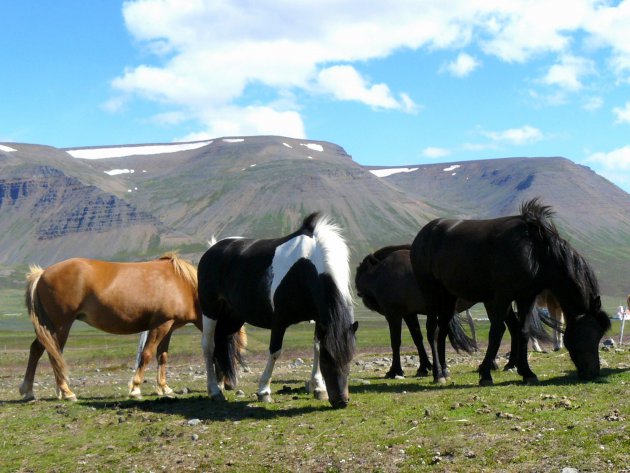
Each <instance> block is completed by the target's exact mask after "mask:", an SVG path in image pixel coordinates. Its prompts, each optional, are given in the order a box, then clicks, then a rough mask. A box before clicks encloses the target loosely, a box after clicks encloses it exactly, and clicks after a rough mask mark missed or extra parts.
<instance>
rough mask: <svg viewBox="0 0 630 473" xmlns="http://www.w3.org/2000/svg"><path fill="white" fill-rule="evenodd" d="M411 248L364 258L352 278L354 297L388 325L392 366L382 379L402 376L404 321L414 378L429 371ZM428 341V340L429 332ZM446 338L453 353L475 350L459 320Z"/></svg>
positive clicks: (464, 306)
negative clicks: (415, 363)
mask: <svg viewBox="0 0 630 473" xmlns="http://www.w3.org/2000/svg"><path fill="white" fill-rule="evenodd" d="M410 248H411V245H398V246H387V247H385V248H381V249H380V250H378V251H375V252H374V253H370V254H369V255H367V256H366V257H365V258H364V259H363V261H362V262H361V264H359V266H358V267H357V271H356V275H355V278H354V282H355V286H356V288H357V295H358V296H359V297H360V298H361V299H362V300H363V304H365V306H366V307H367V308H368V309H370V310H373V311H375V312H378V313H379V314H381V315H384V316H385V319H386V320H387V324H388V325H389V335H390V342H391V347H392V365H391V367H390V369H389V371H388V372H387V373H386V375H385V377H387V378H395V377H397V376H404V372H403V369H402V366H401V363H400V343H401V329H402V321H403V320H404V321H405V323H406V324H407V328H408V329H409V333H410V334H411V338H412V339H413V342H414V344H415V346H416V349H417V350H418V357H419V358H420V366H419V367H418V370H417V371H416V376H426V375H428V374H429V370H430V369H431V366H432V365H431V362H430V361H429V357H428V356H427V352H426V350H425V348H424V344H423V341H422V330H421V328H420V323H419V322H418V314H423V315H426V314H427V305H426V303H425V301H424V299H423V298H422V293H421V292H420V290H419V289H418V284H417V283H416V280H415V278H414V275H413V271H412V269H411V260H410V259H409V250H410ZM472 305H473V304H471V303H468V302H465V301H458V302H457V306H456V308H455V310H456V311H457V312H462V311H465V310H468V309H469V308H470V307H472ZM432 326H435V319H430V318H429V319H427V327H432ZM427 333H429V338H430V337H431V334H430V330H428V332H427ZM449 338H450V340H451V344H452V345H453V347H454V348H455V349H456V350H460V349H461V350H464V351H467V352H469V353H470V352H472V351H473V350H475V349H476V344H475V342H474V340H471V339H470V338H468V337H467V336H466V334H465V332H464V331H463V329H462V325H461V322H460V320H459V317H453V318H452V319H451V322H450V325H449Z"/></svg>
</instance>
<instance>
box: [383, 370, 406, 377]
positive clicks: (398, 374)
mask: <svg viewBox="0 0 630 473" xmlns="http://www.w3.org/2000/svg"><path fill="white" fill-rule="evenodd" d="M404 377H405V374H404V373H403V372H401V371H388V372H387V373H385V378H386V379H402V378H404Z"/></svg>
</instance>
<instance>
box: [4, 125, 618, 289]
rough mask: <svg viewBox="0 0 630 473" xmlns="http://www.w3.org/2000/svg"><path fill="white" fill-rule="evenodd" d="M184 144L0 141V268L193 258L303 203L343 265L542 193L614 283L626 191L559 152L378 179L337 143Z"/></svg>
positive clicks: (269, 224) (277, 221) (272, 230)
mask: <svg viewBox="0 0 630 473" xmlns="http://www.w3.org/2000/svg"><path fill="white" fill-rule="evenodd" d="M192 143H196V145H199V146H197V147H196V148H194V149H185V150H179V149H178V150H175V151H173V152H161V153H157V154H148V155H146V154H145V155H140V154H136V155H128V156H120V157H112V158H104V159H82V158H75V157H72V155H71V154H70V153H69V152H70V151H75V150H87V151H84V152H85V153H87V154H88V155H89V152H90V150H94V151H93V152H94V153H105V152H107V150H116V152H117V153H121V152H122V153H125V152H127V151H130V152H133V148H136V151H137V150H139V149H141V148H142V147H144V148H149V147H152V146H153V147H155V149H156V150H168V149H171V150H173V149H176V148H175V146H176V145H173V144H150V145H121V146H110V147H107V146H103V147H84V148H65V149H58V148H54V147H49V146H43V145H31V144H19V143H7V144H6V146H7V147H9V148H12V149H15V151H3V150H2V149H3V148H0V264H3V265H15V264H25V263H30V262H37V263H39V264H42V265H48V264H50V263H52V262H54V261H58V260H59V259H63V258H67V257H70V256H89V257H98V258H102V259H121V260H133V259H136V260H137V259H147V258H150V257H154V256H157V255H158V254H159V253H160V252H161V251H165V250H169V249H177V248H178V249H180V251H181V252H182V253H183V254H184V255H185V256H187V257H189V258H191V259H193V260H196V259H198V258H199V257H200V255H201V254H202V253H203V251H204V250H205V248H206V245H207V243H206V242H207V240H208V239H210V237H211V236H213V235H215V236H217V237H225V236H230V235H235V234H237V235H247V236H253V237H262V238H264V237H272V236H279V235H282V234H285V233H288V232H290V231H292V230H293V229H294V228H295V227H296V226H297V225H299V222H300V221H301V219H302V218H303V217H304V216H305V215H306V214H307V213H310V212H312V211H322V212H324V213H327V214H329V215H330V216H331V217H332V218H333V219H334V220H335V221H336V222H337V223H338V224H339V225H340V226H342V228H343V230H344V234H345V236H346V238H347V240H348V241H349V244H350V246H351V252H352V259H353V262H355V261H358V260H360V259H361V258H362V257H363V256H365V254H367V253H368V252H370V251H373V250H374V249H377V248H379V247H381V246H385V245H389V244H397V243H409V242H410V241H411V240H412V239H413V238H414V236H415V234H416V233H417V232H418V231H419V229H420V228H421V226H422V225H424V224H425V223H426V222H428V221H429V220H431V219H433V218H436V217H456V218H490V217H497V216H501V215H509V214H515V213H518V208H519V206H520V204H521V203H522V201H523V200H527V199H529V198H532V197H541V198H542V201H543V203H544V204H546V205H551V206H552V208H553V209H554V211H555V212H556V217H555V221H556V223H557V225H558V227H559V228H560V230H561V234H563V236H564V237H565V238H567V239H568V240H569V241H571V242H572V244H574V245H575V246H576V248H577V249H578V250H579V251H580V252H582V253H583V254H585V256H587V259H589V261H591V260H592V262H593V265H594V266H595V268H596V271H597V272H598V275H599V276H600V279H602V281H603V284H602V285H603V286H604V288H605V289H606V291H608V293H610V294H615V295H622V294H623V293H625V292H626V291H627V288H624V282H623V281H628V280H629V279H630V269H626V266H628V265H627V264H625V262H626V261H627V256H626V255H627V254H628V248H630V195H629V194H627V193H625V192H624V191H623V190H621V189H619V188H617V187H616V186H614V184H612V183H610V182H609V181H607V180H605V179H604V178H602V177H601V176H599V175H597V174H596V173H594V172H593V171H592V170H590V169H589V168H587V167H585V166H580V165H577V164H575V163H573V162H572V161H570V160H568V159H566V158H562V157H544V158H500V159H492V160H477V161H460V162H449V163H436V164H423V165H413V166H405V168H410V169H413V168H417V169H416V170H414V171H411V172H399V173H395V174H391V175H388V176H385V177H377V176H376V175H374V171H378V170H383V169H396V168H398V169H402V168H403V167H402V166H394V167H392V166H388V167H385V166H362V165H360V164H358V163H357V162H355V161H354V160H353V159H352V157H351V156H350V155H348V154H347V153H346V151H345V150H344V149H343V147H341V146H339V145H337V144H334V143H329V142H326V141H318V140H303V139H293V138H287V137H277V136H256V137H226V138H217V139H214V140H208V141H207V142H191V143H190V144H192ZM204 143H207V144H204ZM169 147H170V148H169ZM126 148H129V149H130V150H126ZM112 152H113V151H112ZM108 173H112V174H111V175H110V174H108ZM34 176H36V179H35V177H34ZM33 179H35V181H36V182H35V181H33ZM20 186H22V187H20ZM29 186H30V187H29ZM16 189H17V190H16ZM20 189H26V191H27V192H26V193H25V194H24V193H20V192H21V190H20ZM53 191H54V192H53ZM16 193H17V194H16ZM16 195H17V197H19V198H17V199H13V200H12V197H13V196H16ZM46 199H48V200H46ZM42 202H43V203H42ZM45 203H47V204H46V205H44V204H45ZM90 222H91V224H90ZM42 229H43V230H42ZM37 232H40V233H41V232H44V234H46V235H48V236H49V237H50V238H44V239H38V236H37V235H38V233H37ZM46 232H48V233H46ZM613 274H614V276H613Z"/></svg>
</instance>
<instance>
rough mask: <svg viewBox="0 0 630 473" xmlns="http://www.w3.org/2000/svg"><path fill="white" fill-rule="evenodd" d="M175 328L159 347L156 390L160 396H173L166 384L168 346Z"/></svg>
mask: <svg viewBox="0 0 630 473" xmlns="http://www.w3.org/2000/svg"><path fill="white" fill-rule="evenodd" d="M173 330H174V329H173V328H171V329H170V330H169V331H168V333H167V334H166V335H165V336H164V338H163V339H162V341H161V342H160V344H159V345H158V347H157V363H158V369H157V384H156V386H155V389H156V391H157V393H158V395H159V396H172V395H173V390H172V389H171V388H170V387H169V386H168V384H166V361H167V359H168V345H169V343H170V341H171V335H172V334H173Z"/></svg>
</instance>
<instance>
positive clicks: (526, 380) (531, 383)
mask: <svg viewBox="0 0 630 473" xmlns="http://www.w3.org/2000/svg"><path fill="white" fill-rule="evenodd" d="M523 383H524V384H525V385H527V386H534V385H536V384H539V381H538V377H537V376H536V375H534V376H528V377H527V378H523Z"/></svg>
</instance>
